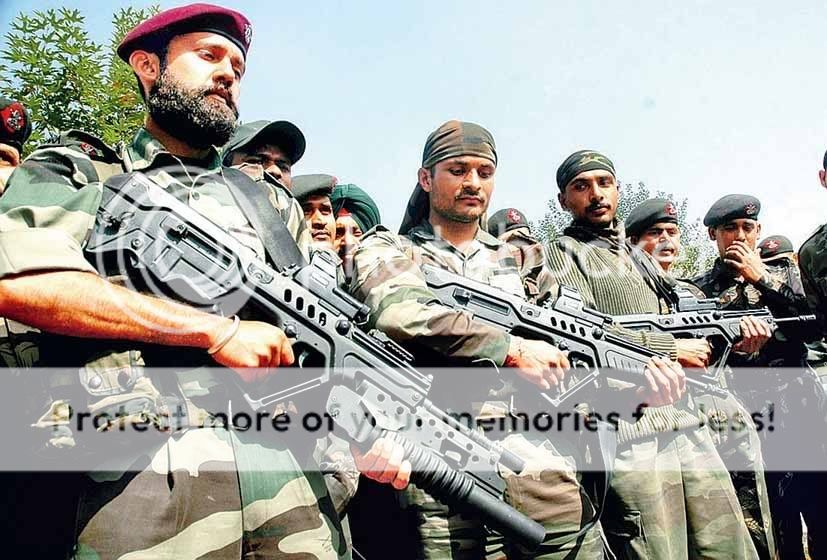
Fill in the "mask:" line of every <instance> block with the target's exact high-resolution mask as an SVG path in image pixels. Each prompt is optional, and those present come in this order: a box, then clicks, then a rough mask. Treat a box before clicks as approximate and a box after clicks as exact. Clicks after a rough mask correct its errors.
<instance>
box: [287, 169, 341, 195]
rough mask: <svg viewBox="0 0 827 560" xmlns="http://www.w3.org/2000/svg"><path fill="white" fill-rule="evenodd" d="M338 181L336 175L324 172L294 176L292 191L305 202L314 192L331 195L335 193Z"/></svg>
mask: <svg viewBox="0 0 827 560" xmlns="http://www.w3.org/2000/svg"><path fill="white" fill-rule="evenodd" d="M336 182H337V180H336V177H334V176H333V175H325V174H323V173H314V174H312V175H297V176H295V177H293V188H292V189H291V191H292V192H293V196H295V197H296V199H297V200H298V201H299V202H304V201H305V200H307V198H308V197H310V195H312V194H322V195H327V196H330V195H331V194H332V193H333V188H334V187H335V186H336Z"/></svg>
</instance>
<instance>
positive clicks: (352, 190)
mask: <svg viewBox="0 0 827 560" xmlns="http://www.w3.org/2000/svg"><path fill="white" fill-rule="evenodd" d="M330 203H331V204H332V205H333V213H334V214H336V215H337V216H338V214H339V212H340V211H341V210H342V209H344V210H347V211H348V212H350V215H351V216H353V219H354V220H355V221H356V223H357V224H359V229H361V230H362V233H364V232H366V231H368V230H369V229H373V228H374V227H376V226H378V225H379V224H380V223H381V222H382V218H381V216H380V215H379V207H378V206H376V203H375V202H374V201H373V199H372V198H371V197H370V195H369V194H368V193H366V192H365V191H364V190H362V189H361V188H359V187H358V186H356V185H352V184H344V185H336V188H334V189H333V194H331V195H330Z"/></svg>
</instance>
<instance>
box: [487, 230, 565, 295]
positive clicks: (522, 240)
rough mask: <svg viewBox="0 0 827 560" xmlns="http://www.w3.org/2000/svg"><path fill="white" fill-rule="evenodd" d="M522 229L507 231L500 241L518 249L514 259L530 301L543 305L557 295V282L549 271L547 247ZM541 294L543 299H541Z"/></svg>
mask: <svg viewBox="0 0 827 560" xmlns="http://www.w3.org/2000/svg"><path fill="white" fill-rule="evenodd" d="M521 229H522V228H519V229H513V230H511V231H507V232H505V233H504V234H502V235H501V236H500V237H499V240H500V241H502V242H504V243H508V244H509V245H512V246H513V247H516V248H517V249H518V251H517V252H515V253H514V257H515V258H516V260H517V266H518V268H519V269H520V276H522V278H523V287H524V289H525V293H526V294H527V295H528V297H529V299H531V300H533V301H535V302H536V303H539V304H542V303H544V301H545V299H547V298H548V297H553V296H555V295H556V293H557V282H556V281H555V280H554V278H553V277H552V275H551V272H550V271H549V269H548V265H547V262H548V260H547V256H546V248H545V246H544V245H543V244H542V243H541V242H540V241H539V240H537V239H536V238H534V237H532V236H530V235H527V234H526V233H524V232H523V231H521ZM541 294H542V295H543V297H540V296H541Z"/></svg>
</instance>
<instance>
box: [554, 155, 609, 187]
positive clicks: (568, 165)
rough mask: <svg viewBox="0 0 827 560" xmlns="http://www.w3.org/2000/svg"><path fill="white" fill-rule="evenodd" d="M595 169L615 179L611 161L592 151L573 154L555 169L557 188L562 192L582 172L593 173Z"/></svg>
mask: <svg viewBox="0 0 827 560" xmlns="http://www.w3.org/2000/svg"><path fill="white" fill-rule="evenodd" d="M597 169H602V170H604V171H608V172H609V173H611V174H612V175H614V176H615V177H617V175H616V174H615V166H614V164H613V163H612V160H610V159H609V158H607V157H606V156H604V155H603V154H601V153H600V152H596V151H594V150H580V151H577V152H574V153H573V154H571V155H570V156H569V157H567V158H566V159H565V161H564V162H563V163H561V164H560V167H558V168H557V188H559V189H560V191H561V192H562V191H564V190H566V185H568V184H569V183H570V182H571V181H572V179H574V178H575V177H577V176H578V175H580V174H581V173H583V172H584V171H595V170H597Z"/></svg>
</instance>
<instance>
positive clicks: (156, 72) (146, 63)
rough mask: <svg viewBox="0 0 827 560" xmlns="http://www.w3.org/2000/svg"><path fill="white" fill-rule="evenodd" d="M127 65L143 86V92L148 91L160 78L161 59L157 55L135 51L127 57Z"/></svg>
mask: <svg viewBox="0 0 827 560" xmlns="http://www.w3.org/2000/svg"><path fill="white" fill-rule="evenodd" d="M129 65H130V66H131V67H132V71H133V72H135V75H136V76H138V80H139V81H140V82H141V84H143V86H144V91H149V89H150V88H151V87H152V85H153V84H155V82H157V81H158V78H160V77H161V59H160V58H158V55H157V54H153V53H151V52H147V51H142V50H140V49H138V50H135V51H133V52H132V54H130V55H129Z"/></svg>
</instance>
